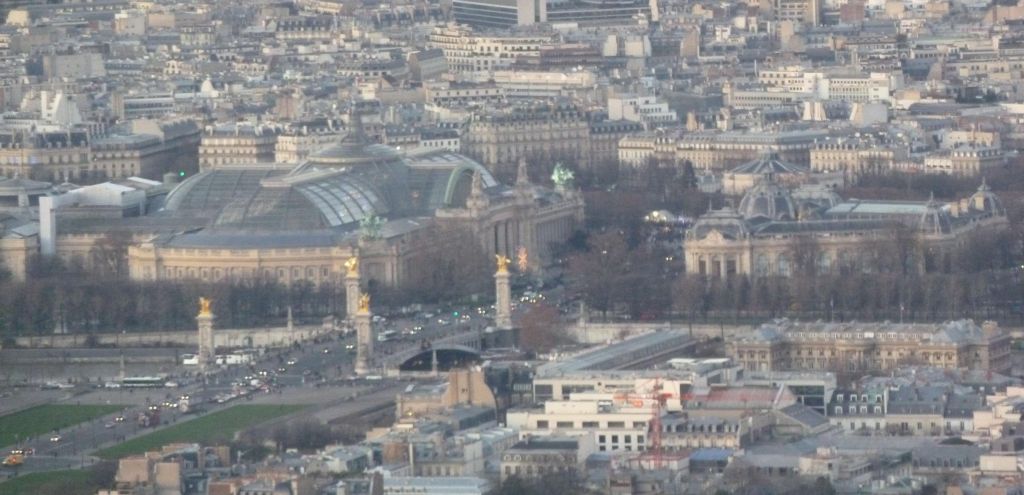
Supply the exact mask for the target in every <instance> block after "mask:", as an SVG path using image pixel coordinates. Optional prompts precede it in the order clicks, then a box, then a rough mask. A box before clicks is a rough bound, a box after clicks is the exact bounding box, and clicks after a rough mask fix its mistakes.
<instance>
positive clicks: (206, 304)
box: [199, 297, 213, 316]
mask: <svg viewBox="0 0 1024 495" xmlns="http://www.w3.org/2000/svg"><path fill="white" fill-rule="evenodd" d="M212 302H213V301H211V300H210V299H207V298H205V297H200V298H199V316H210V314H212V313H210V303H212Z"/></svg>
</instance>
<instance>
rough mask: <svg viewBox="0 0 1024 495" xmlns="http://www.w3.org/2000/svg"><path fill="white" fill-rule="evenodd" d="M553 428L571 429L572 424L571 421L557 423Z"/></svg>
mask: <svg viewBox="0 0 1024 495" xmlns="http://www.w3.org/2000/svg"><path fill="white" fill-rule="evenodd" d="M555 426H556V427H558V428H572V427H573V422H572V421H559V422H557V423H555Z"/></svg>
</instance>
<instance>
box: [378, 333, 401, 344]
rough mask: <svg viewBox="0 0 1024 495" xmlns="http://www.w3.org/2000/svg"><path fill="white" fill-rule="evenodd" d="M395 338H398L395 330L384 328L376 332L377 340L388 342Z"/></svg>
mask: <svg viewBox="0 0 1024 495" xmlns="http://www.w3.org/2000/svg"><path fill="white" fill-rule="evenodd" d="M397 339H398V332H397V331H395V330H385V331H383V332H381V333H379V334H377V341H378V342H389V341H392V340H397Z"/></svg>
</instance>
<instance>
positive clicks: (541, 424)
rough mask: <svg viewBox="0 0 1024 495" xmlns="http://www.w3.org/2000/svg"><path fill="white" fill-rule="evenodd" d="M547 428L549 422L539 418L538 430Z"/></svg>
mask: <svg viewBox="0 0 1024 495" xmlns="http://www.w3.org/2000/svg"><path fill="white" fill-rule="evenodd" d="M547 428H548V422H547V421H546V420H538V421H537V429H538V430H546V429H547Z"/></svg>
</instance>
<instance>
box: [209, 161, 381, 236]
mask: <svg viewBox="0 0 1024 495" xmlns="http://www.w3.org/2000/svg"><path fill="white" fill-rule="evenodd" d="M388 212H389V207H388V204H387V203H386V202H385V201H384V199H383V195H382V194H381V193H380V191H379V190H377V188H376V186H375V185H374V184H371V183H369V182H367V181H364V180H363V179H361V178H360V177H359V176H357V175H356V174H349V173H344V172H339V171H312V172H308V173H305V174H298V175H289V176H286V177H279V178H271V179H267V180H264V181H263V183H262V184H261V187H260V188H259V190H258V191H256V193H255V194H254V195H252V196H251V197H248V198H238V199H236V200H234V201H232V202H230V203H228V204H227V205H226V206H225V207H224V209H223V211H221V214H220V216H218V217H217V221H216V222H215V225H216V226H219V227H236V228H243V229H260V230H274V231H279V230H311V229H323V228H333V227H354V226H355V225H357V224H358V222H359V221H361V220H363V219H364V218H366V217H369V216H372V215H377V216H383V215H386V214H387V213H388Z"/></svg>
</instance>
